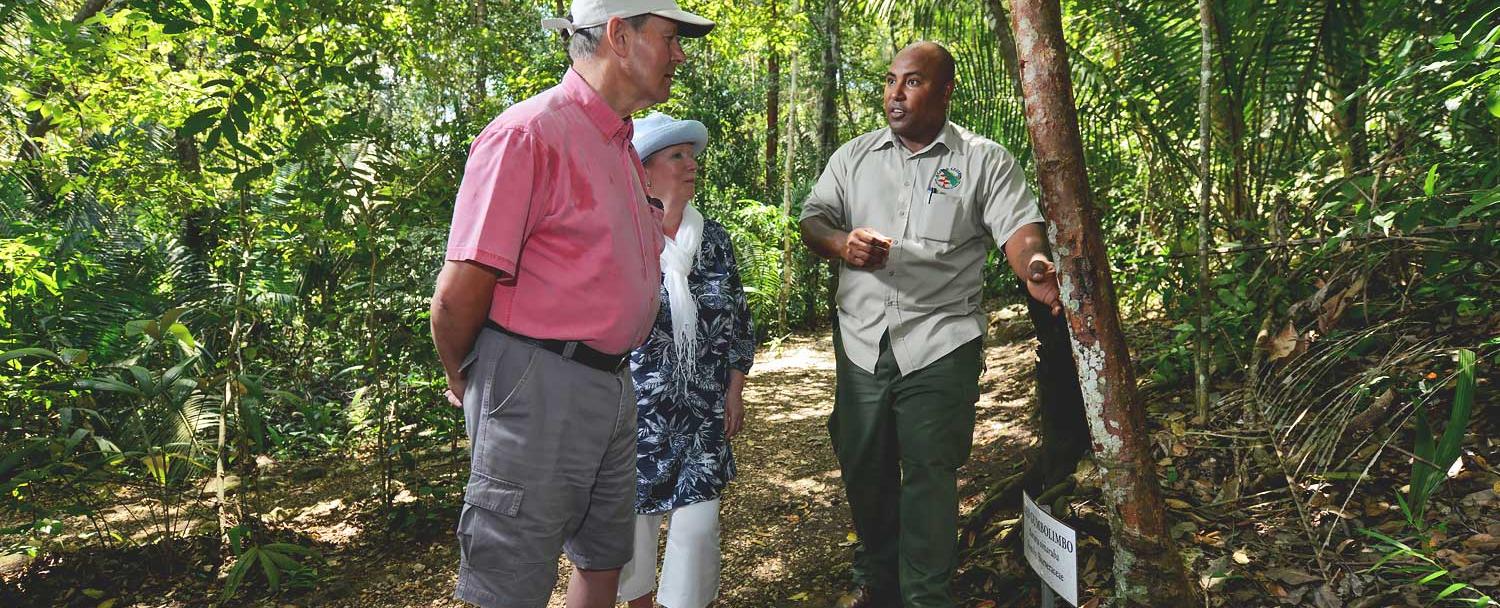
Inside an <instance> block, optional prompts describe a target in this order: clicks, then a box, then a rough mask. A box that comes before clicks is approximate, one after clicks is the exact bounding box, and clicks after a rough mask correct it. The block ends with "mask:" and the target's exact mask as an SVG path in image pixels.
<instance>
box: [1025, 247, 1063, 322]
mask: <svg viewBox="0 0 1500 608" xmlns="http://www.w3.org/2000/svg"><path fill="white" fill-rule="evenodd" d="M1026 291H1027V292H1028V293H1030V294H1031V297H1033V298H1036V301H1038V302H1041V303H1042V304H1046V305H1047V308H1048V309H1049V310H1051V311H1052V316H1054V317H1055V316H1057V315H1059V314H1062V300H1061V298H1059V297H1058V291H1057V267H1056V266H1054V265H1053V264H1052V262H1049V261H1047V260H1043V259H1035V260H1032V261H1031V264H1030V267H1029V268H1028V269H1027V275H1026Z"/></svg>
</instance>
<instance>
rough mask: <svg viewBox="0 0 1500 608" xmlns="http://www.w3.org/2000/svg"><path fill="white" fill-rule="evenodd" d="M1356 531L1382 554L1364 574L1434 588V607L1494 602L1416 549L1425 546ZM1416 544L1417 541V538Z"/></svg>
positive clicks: (1477, 605)
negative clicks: (1388, 573) (1387, 574)
mask: <svg viewBox="0 0 1500 608" xmlns="http://www.w3.org/2000/svg"><path fill="white" fill-rule="evenodd" d="M1398 498H1399V495H1398ZM1359 531H1360V532H1361V533H1363V534H1364V535H1365V536H1368V537H1370V538H1372V539H1375V540H1377V541H1379V542H1380V543H1382V544H1381V545H1379V546H1377V548H1376V549H1377V550H1378V551H1380V552H1381V554H1382V556H1381V558H1380V560H1379V561H1377V562H1375V565H1373V566H1370V568H1369V570H1366V572H1376V571H1379V570H1381V569H1390V570H1394V571H1396V572H1398V573H1402V574H1407V575H1410V576H1411V579H1410V582H1409V584H1410V585H1413V586H1417V587H1426V588H1438V589H1437V594H1436V595H1434V596H1433V598H1432V601H1433V603H1434V604H1436V603H1438V602H1442V601H1444V600H1446V601H1448V602H1457V603H1462V604H1468V605H1471V606H1475V607H1476V608H1477V607H1480V606H1488V605H1490V604H1493V603H1495V600H1494V599H1492V598H1490V596H1488V595H1486V594H1484V593H1483V592H1481V591H1480V590H1479V589H1476V588H1475V587H1474V586H1473V585H1470V584H1468V583H1465V582H1462V581H1456V580H1454V579H1453V571H1451V570H1449V569H1447V568H1444V567H1443V566H1442V564H1439V563H1438V561H1437V560H1436V559H1434V558H1433V556H1432V555H1430V554H1429V553H1428V552H1426V551H1424V550H1422V549H1420V548H1419V547H1422V546H1425V545H1424V544H1423V543H1420V542H1414V543H1411V544H1408V543H1405V542H1402V541H1399V540H1396V539H1394V538H1391V537H1390V536H1387V535H1385V534H1382V533H1381V532H1379V531H1378V530H1371V529H1369V528H1360V529H1359ZM1418 540H1421V539H1420V537H1419V539H1418ZM1414 545H1415V546H1414ZM1393 562H1397V563H1398V564H1399V565H1389V564H1391V563H1393ZM1402 562H1404V563H1402ZM1439 587H1440V588H1439ZM1459 592H1467V594H1466V595H1467V597H1466V596H1465V595H1458V594H1459Z"/></svg>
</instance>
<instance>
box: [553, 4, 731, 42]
mask: <svg viewBox="0 0 1500 608" xmlns="http://www.w3.org/2000/svg"><path fill="white" fill-rule="evenodd" d="M571 12H572V16H573V20H572V21H569V20H567V19H559V18H554V19H543V20H542V27H545V28H547V29H552V30H565V31H567V32H568V34H570V35H571V34H572V33H573V32H576V31H578V30H582V29H588V28H591V27H595V26H599V25H604V24H605V23H608V22H609V19H610V17H619V18H621V19H628V18H630V17H635V16H637V15H646V14H651V15H656V16H657V17H661V18H663V19H671V20H672V21H676V22H677V23H678V28H677V34H678V35H679V36H683V37H685V38H698V37H701V36H705V35H707V34H708V32H709V30H712V29H714V22H712V21H709V20H707V19H704V18H702V17H699V16H697V15H694V14H692V13H689V12H687V11H685V10H682V7H680V6H677V2H675V1H674V0H573V8H572V11H571Z"/></svg>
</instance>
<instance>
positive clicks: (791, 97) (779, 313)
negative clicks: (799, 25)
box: [776, 0, 801, 335]
mask: <svg viewBox="0 0 1500 608" xmlns="http://www.w3.org/2000/svg"><path fill="white" fill-rule="evenodd" d="M799 10H801V9H800V8H799V7H798V5H797V0H792V11H791V14H792V15H796V14H797V11H799ZM791 54H792V67H791V72H792V74H791V78H792V80H791V84H790V86H788V87H787V91H786V96H787V98H786V158H785V159H783V161H784V164H783V167H782V179H781V184H782V190H781V215H782V217H787V218H789V217H791V216H792V191H793V188H792V186H793V181H792V171H793V169H794V168H795V162H796V160H797V69H798V63H799V62H798V59H799V58H800V56H801V55H800V53H798V52H796V51H795V50H793V51H792V53H791ZM783 232H784V234H783V235H782V238H781V295H780V297H779V298H777V306H776V330H777V331H778V332H781V334H782V335H785V334H786V333H787V331H788V330H787V321H786V307H787V302H788V300H789V299H790V297H791V293H792V262H793V260H794V258H793V257H792V234H793V232H795V231H794V230H791V229H790V228H788V229H785V230H783Z"/></svg>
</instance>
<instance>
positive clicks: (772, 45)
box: [766, 0, 781, 201]
mask: <svg viewBox="0 0 1500 608" xmlns="http://www.w3.org/2000/svg"><path fill="white" fill-rule="evenodd" d="M769 4H770V5H771V19H770V21H769V23H771V25H770V26H769V27H771V28H775V27H776V24H777V23H779V22H780V21H779V20H778V19H777V14H776V0H771V1H770V2H769ZM768 47H769V48H768V52H767V53H766V200H767V201H771V200H773V199H772V197H774V196H775V195H776V190H777V187H776V186H777V185H778V184H777V182H776V151H777V149H778V148H779V147H780V145H781V144H780V141H779V139H780V138H779V137H778V136H779V135H780V134H781V52H780V50H779V49H778V48H777V46H776V40H775V36H771V41H770V42H769V43H768Z"/></svg>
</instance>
